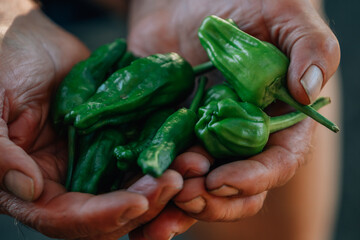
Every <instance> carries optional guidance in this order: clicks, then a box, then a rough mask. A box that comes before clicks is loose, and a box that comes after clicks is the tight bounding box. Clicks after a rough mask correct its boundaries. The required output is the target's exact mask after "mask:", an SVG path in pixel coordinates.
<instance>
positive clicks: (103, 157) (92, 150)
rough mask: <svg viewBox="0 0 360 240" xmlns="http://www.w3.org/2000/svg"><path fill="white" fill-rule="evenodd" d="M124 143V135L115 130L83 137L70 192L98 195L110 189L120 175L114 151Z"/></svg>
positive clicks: (106, 130) (103, 130)
mask: <svg viewBox="0 0 360 240" xmlns="http://www.w3.org/2000/svg"><path fill="white" fill-rule="evenodd" d="M124 143H125V137H124V135H123V134H122V133H121V131H119V130H118V129H114V128H111V129H110V128H109V129H102V130H101V131H100V132H96V133H94V134H89V135H83V136H82V137H81V139H80V144H81V145H80V147H79V158H78V161H77V164H76V167H75V169H74V175H73V178H72V181H71V186H70V190H71V191H73V192H84V193H91V194H97V193H100V192H103V191H106V190H107V189H109V188H110V186H111V184H112V183H113V182H114V179H115V177H116V174H117V173H118V170H117V168H116V158H115V157H114V156H113V149H114V147H115V146H118V145H120V144H124Z"/></svg>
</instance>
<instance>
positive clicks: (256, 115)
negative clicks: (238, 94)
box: [195, 98, 330, 158]
mask: <svg viewBox="0 0 360 240" xmlns="http://www.w3.org/2000/svg"><path fill="white" fill-rule="evenodd" d="M328 103H330V100H329V99H328V98H320V99H318V100H317V101H316V102H315V103H314V104H313V105H312V106H313V107H314V108H315V109H319V108H320V107H322V106H324V105H326V104H328ZM199 116H200V119H199V121H198V122H197V123H196V126H195V133H196V136H197V137H198V138H199V139H200V140H201V142H202V143H203V145H204V147H205V148H206V150H207V151H208V152H209V153H210V154H211V155H212V156H214V157H215V158H228V157H247V156H252V155H255V154H257V153H260V152H261V151H262V150H263V148H264V147H265V145H266V143H267V142H268V139H269V135H270V133H272V132H276V131H279V130H281V129H284V128H287V127H290V126H292V125H294V124H296V123H298V122H299V121H301V120H303V119H304V118H306V115H305V114H303V113H301V112H299V111H296V112H293V113H288V114H285V115H282V116H278V117H269V116H268V115H266V113H264V112H263V111H262V110H261V108H259V107H257V106H255V105H254V104H251V103H248V102H237V101H234V100H233V99H229V98H228V99H223V100H220V101H212V102H210V103H209V104H208V105H206V106H205V107H202V108H200V109H199Z"/></svg>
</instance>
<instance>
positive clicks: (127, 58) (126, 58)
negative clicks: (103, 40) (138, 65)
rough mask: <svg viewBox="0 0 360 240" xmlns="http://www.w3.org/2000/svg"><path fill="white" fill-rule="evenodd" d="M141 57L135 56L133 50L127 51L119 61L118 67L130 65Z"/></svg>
mask: <svg viewBox="0 0 360 240" xmlns="http://www.w3.org/2000/svg"><path fill="white" fill-rule="evenodd" d="M139 58H140V57H138V56H135V55H134V54H133V53H132V52H130V51H127V52H126V53H125V54H124V55H123V56H122V57H121V59H120V60H119V61H118V62H117V64H116V68H117V70H118V69H122V68H124V67H127V66H129V65H130V64H131V63H132V62H133V61H135V60H137V59H139Z"/></svg>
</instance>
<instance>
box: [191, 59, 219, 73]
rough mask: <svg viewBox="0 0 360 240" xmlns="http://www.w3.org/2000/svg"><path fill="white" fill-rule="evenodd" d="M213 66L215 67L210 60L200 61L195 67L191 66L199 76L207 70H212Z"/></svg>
mask: <svg viewBox="0 0 360 240" xmlns="http://www.w3.org/2000/svg"><path fill="white" fill-rule="evenodd" d="M214 68H215V67H214V64H213V63H212V62H211V61H209V62H205V63H201V64H199V65H196V66H195V67H193V71H194V73H195V75H196V76H199V75H201V74H204V73H206V72H208V71H211V70H213V69H214Z"/></svg>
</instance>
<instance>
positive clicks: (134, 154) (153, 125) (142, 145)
mask: <svg viewBox="0 0 360 240" xmlns="http://www.w3.org/2000/svg"><path fill="white" fill-rule="evenodd" d="M173 112H174V110H172V109H162V110H159V111H156V112H155V113H153V114H152V115H151V116H150V117H149V118H148V119H147V120H146V122H145V125H144V127H143V129H142V131H141V133H140V136H139V138H138V139H136V140H134V141H132V142H130V143H128V144H126V145H122V146H117V147H116V148H115V149H114V154H115V157H116V158H117V166H118V168H119V169H120V170H127V169H128V168H129V167H130V166H131V165H133V164H136V160H137V158H138V156H139V154H140V153H141V152H142V151H144V150H145V149H146V148H147V147H148V146H149V145H150V143H151V141H152V139H153V138H154V136H155V134H156V132H157V131H158V129H159V128H160V127H161V125H162V124H163V123H164V122H165V120H166V119H167V118H168V117H169V116H170V115H171V114H172V113H173Z"/></svg>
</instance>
